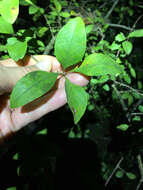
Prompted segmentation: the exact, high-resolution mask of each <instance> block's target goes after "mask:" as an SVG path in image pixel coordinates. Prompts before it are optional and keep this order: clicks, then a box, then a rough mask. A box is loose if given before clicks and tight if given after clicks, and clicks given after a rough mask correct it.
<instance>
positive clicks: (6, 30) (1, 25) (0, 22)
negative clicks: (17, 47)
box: [0, 16, 14, 34]
mask: <svg viewBox="0 0 143 190" xmlns="http://www.w3.org/2000/svg"><path fill="white" fill-rule="evenodd" d="M0 33H3V34H13V33H14V31H13V26H12V25H11V24H10V23H8V22H6V21H5V20H4V19H3V18H2V17H1V16H0Z"/></svg>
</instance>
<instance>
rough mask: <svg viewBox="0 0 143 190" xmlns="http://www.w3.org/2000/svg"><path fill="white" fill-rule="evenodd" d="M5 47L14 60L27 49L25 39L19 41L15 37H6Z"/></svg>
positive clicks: (19, 57) (22, 55)
mask: <svg viewBox="0 0 143 190" xmlns="http://www.w3.org/2000/svg"><path fill="white" fill-rule="evenodd" d="M6 47H7V51H8V53H9V55H10V57H11V58H12V59H14V60H15V61H18V60H19V59H22V58H23V57H24V56H25V53H26V51H27V41H24V42H21V41H19V40H17V39H16V38H15V37H12V38H8V40H7V44H6Z"/></svg>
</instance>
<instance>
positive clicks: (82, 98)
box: [65, 79, 88, 124]
mask: <svg viewBox="0 0 143 190" xmlns="http://www.w3.org/2000/svg"><path fill="white" fill-rule="evenodd" d="M65 91H66V96H67V101H68V105H69V107H70V109H71V111H72V113H73V117H74V123H75V124H77V123H78V122H79V120H80V119H81V117H82V116H83V114H84V113H85V110H86V107H87V103H88V94H87V93H86V91H85V90H84V89H83V88H82V87H81V86H78V85H75V84H73V83H71V82H70V81H69V80H68V79H66V82H65Z"/></svg>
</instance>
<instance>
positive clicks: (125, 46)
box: [122, 41, 133, 55]
mask: <svg viewBox="0 0 143 190" xmlns="http://www.w3.org/2000/svg"><path fill="white" fill-rule="evenodd" d="M122 46H123V49H124V51H125V52H126V54H127V55H129V54H130V53H131V51H132V49H133V45H132V43H131V42H129V41H124V42H123V43H122Z"/></svg>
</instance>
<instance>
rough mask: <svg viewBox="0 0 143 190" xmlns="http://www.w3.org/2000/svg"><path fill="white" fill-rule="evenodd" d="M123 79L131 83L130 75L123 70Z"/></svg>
mask: <svg viewBox="0 0 143 190" xmlns="http://www.w3.org/2000/svg"><path fill="white" fill-rule="evenodd" d="M123 79H124V81H125V82H127V83H128V84H131V82H132V81H131V77H130V76H129V75H128V73H126V72H124V74H123Z"/></svg>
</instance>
